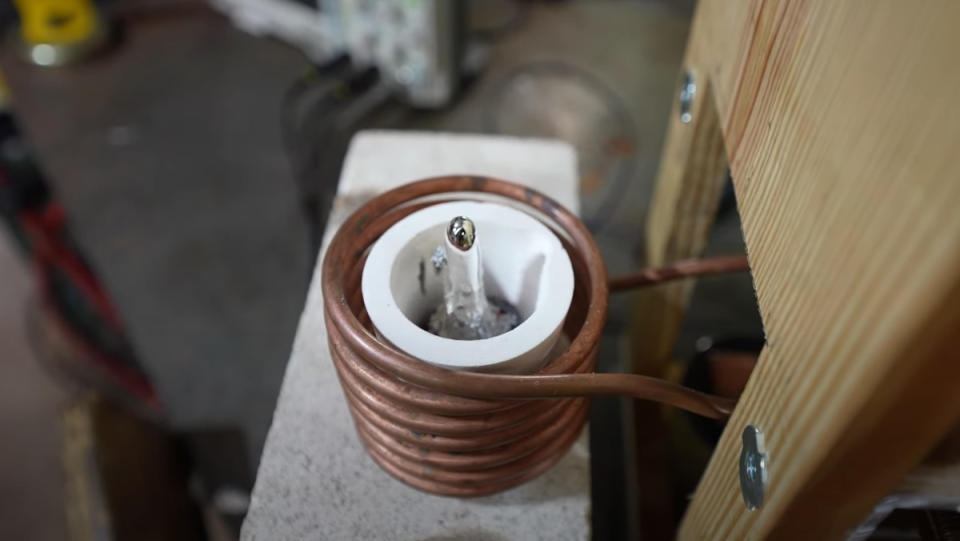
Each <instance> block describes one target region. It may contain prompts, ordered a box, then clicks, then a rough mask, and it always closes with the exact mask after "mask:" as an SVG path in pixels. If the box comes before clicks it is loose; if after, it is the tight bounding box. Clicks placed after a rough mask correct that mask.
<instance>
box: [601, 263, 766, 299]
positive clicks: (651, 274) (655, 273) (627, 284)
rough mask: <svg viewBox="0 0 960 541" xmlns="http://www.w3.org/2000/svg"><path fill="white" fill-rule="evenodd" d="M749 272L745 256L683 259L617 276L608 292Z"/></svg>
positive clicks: (612, 279)
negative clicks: (714, 275) (673, 281)
mask: <svg viewBox="0 0 960 541" xmlns="http://www.w3.org/2000/svg"><path fill="white" fill-rule="evenodd" d="M748 270H750V264H749V262H747V256H745V255H727V256H720V257H710V258H706V259H685V260H682V261H677V262H675V263H673V264H670V265H668V266H666V267H661V268H658V269H643V270H641V271H639V272H635V273H631V274H626V275H623V276H617V277H615V278H611V279H610V284H609V287H610V291H611V292H617V291H622V290H624V289H632V288H635V287H642V286H649V285H653V284H659V283H661V282H669V281H671V280H677V279H680V278H689V277H691V276H706V275H710V274H728V273H731V272H743V271H748Z"/></svg>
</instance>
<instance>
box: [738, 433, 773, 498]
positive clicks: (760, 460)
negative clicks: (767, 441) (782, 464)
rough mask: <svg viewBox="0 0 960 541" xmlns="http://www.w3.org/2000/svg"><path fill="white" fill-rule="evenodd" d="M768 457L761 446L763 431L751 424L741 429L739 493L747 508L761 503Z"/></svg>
mask: <svg viewBox="0 0 960 541" xmlns="http://www.w3.org/2000/svg"><path fill="white" fill-rule="evenodd" d="M767 462H768V457H767V454H766V450H765V449H764V446H763V433H762V432H760V429H758V428H757V427H755V426H753V425H747V427H746V428H744V429H743V449H742V450H741V451H740V493H741V494H742V495H743V503H745V504H746V506H747V509H750V510H753V509H757V508H759V507H760V506H762V505H763V497H764V494H765V493H766V490H767Z"/></svg>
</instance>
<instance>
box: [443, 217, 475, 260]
mask: <svg viewBox="0 0 960 541" xmlns="http://www.w3.org/2000/svg"><path fill="white" fill-rule="evenodd" d="M447 240H449V241H450V244H452V245H454V246H456V247H457V248H459V249H460V250H461V251H464V252H466V251H467V250H469V249H470V248H472V247H473V243H474V242H475V241H476V240H477V230H476V227H475V226H474V225H473V220H471V219H470V218H467V217H466V216H457V217H456V218H454V219H452V220H450V226H449V227H447Z"/></svg>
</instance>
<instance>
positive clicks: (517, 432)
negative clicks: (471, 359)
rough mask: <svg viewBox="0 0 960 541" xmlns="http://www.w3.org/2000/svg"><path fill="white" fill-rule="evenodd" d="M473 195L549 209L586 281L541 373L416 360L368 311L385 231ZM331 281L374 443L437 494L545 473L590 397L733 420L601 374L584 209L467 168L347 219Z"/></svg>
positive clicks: (340, 337) (348, 390)
mask: <svg viewBox="0 0 960 541" xmlns="http://www.w3.org/2000/svg"><path fill="white" fill-rule="evenodd" d="M463 192H467V194H466V195H464V194H463ZM469 192H479V193H483V194H485V195H496V196H499V197H502V198H505V199H508V200H512V202H513V203H514V204H518V203H519V204H520V205H521V206H523V207H524V208H525V209H526V210H528V211H530V212H531V214H534V215H538V216H535V217H539V218H540V219H541V220H542V221H544V223H545V224H546V225H548V226H549V227H551V228H553V229H554V230H555V231H557V232H558V237H559V238H560V239H561V242H563V244H564V247H565V248H566V250H567V253H568V255H569V256H570V260H571V263H572V266H573V269H574V284H575V285H574V294H573V300H572V302H571V306H570V310H569V312H568V315H567V320H566V323H565V324H564V332H565V333H566V335H567V337H568V338H569V339H570V346H569V348H568V349H567V351H566V352H564V353H563V354H562V355H561V356H560V357H558V358H556V359H554V360H553V361H551V362H550V363H549V364H548V365H547V366H545V367H544V368H543V369H542V370H541V371H540V372H539V373H537V374H533V375H521V376H516V375H496V374H481V373H475V372H461V371H452V370H446V369H443V368H440V367H437V366H434V365H431V364H428V363H425V362H423V361H420V360H417V359H414V358H412V357H410V356H409V355H407V354H405V353H403V352H402V351H399V350H397V349H395V348H393V347H391V346H390V345H388V344H385V343H383V342H380V341H379V340H377V338H376V337H375V336H374V333H373V329H372V326H371V323H370V320H369V317H368V316H367V314H366V311H365V309H364V307H363V298H362V295H361V293H360V275H361V273H362V269H363V264H364V262H365V261H366V256H367V253H368V250H369V249H370V247H371V246H372V244H373V243H374V242H375V241H376V239H377V238H379V237H380V235H381V234H383V232H384V231H386V230H387V229H388V228H389V227H390V226H392V225H393V224H395V223H396V222H397V221H399V220H400V219H402V218H403V217H405V216H407V215H409V214H410V213H412V212H414V211H415V210H419V209H420V208H423V207H425V206H428V205H430V204H435V203H438V202H441V201H439V200H435V199H432V200H431V201H429V202H427V201H423V198H425V197H428V196H430V197H431V198H432V197H434V196H437V195H438V194H451V195H452V194H458V196H457V197H458V198H460V199H463V198H471V195H470V194H469ZM680 272H683V271H682V270H681V271H680ZM674 275H676V272H674V273H672V274H671V273H666V274H663V275H662V276H674ZM687 275H689V274H687ZM650 276H654V275H650ZM654 278H655V276H654ZM645 279H649V278H645ZM630 283H634V282H632V281H631V282H630ZM321 287H322V288H323V295H324V314H325V317H326V327H327V333H328V336H329V342H330V353H331V357H332V359H333V363H334V365H335V367H336V370H337V374H338V376H339V378H340V383H341V385H342V386H343V389H344V394H345V395H346V398H347V402H348V405H349V407H350V411H351V414H352V415H353V419H354V423H355V424H356V427H357V432H358V434H359V435H360V438H361V440H362V441H363V443H364V446H365V447H366V448H367V451H368V452H369V453H370V455H371V456H372V457H373V458H374V460H376V462H377V463H378V464H380V466H381V467H383V469H384V470H386V471H387V472H389V473H390V474H391V475H393V476H395V477H397V478H398V479H400V480H401V481H403V482H405V483H407V484H409V485H411V486H414V487H416V488H418V489H421V490H425V491H427V492H432V493H435V494H444V495H450V496H480V495H484V494H490V493H494V492H499V491H501V490H505V489H507V488H510V487H512V486H515V485H518V484H520V483H523V482H525V481H527V480H530V479H532V478H534V477H536V476H537V475H539V474H540V473H542V472H543V471H545V470H546V469H548V468H549V467H550V466H551V465H553V464H554V463H556V462H557V461H558V460H559V459H560V458H562V457H563V456H564V454H565V453H566V451H567V449H568V448H569V447H570V445H572V443H573V442H574V441H575V440H576V438H577V436H578V435H579V434H580V432H581V429H582V427H583V424H584V422H586V419H587V414H588V411H589V401H588V398H587V397H590V396H600V395H623V396H632V397H635V398H639V399H644V400H654V401H658V402H663V403H665V404H670V405H674V406H677V407H680V408H683V409H686V410H689V411H692V412H694V413H698V414H700V415H705V416H707V417H712V418H724V417H726V416H728V415H729V414H730V412H731V410H732V408H733V405H734V401H733V400H729V399H725V398H720V397H714V396H710V395H705V394H702V393H699V392H696V391H693V390H691V389H687V388H685V387H681V386H679V385H676V384H673V383H670V382H667V381H663V380H658V379H656V378H648V377H644V376H639V375H632V374H596V373H594V370H595V368H596V354H597V348H598V346H599V342H600V335H601V333H602V331H603V326H604V323H605V322H606V317H607V295H608V284H607V272H606V267H605V266H604V264H603V259H602V258H601V256H600V251H599V250H598V249H597V246H596V244H595V243H594V242H593V239H592V237H591V236H590V234H589V232H588V231H587V230H586V228H585V227H584V225H583V224H582V223H581V222H580V220H578V219H577V218H576V217H575V216H574V215H573V214H571V213H570V212H569V211H567V210H566V209H564V208H563V207H561V206H560V205H558V204H557V203H556V202H554V201H553V200H551V199H550V198H548V197H546V196H544V195H543V194H540V193H538V192H536V191H533V190H531V189H529V188H525V187H523V186H519V185H516V184H512V183H509V182H505V181H501V180H494V179H489V178H484V177H475V176H459V177H441V178H435V179H428V180H423V181H419V182H414V183H412V184H407V185H405V186H401V187H399V188H397V189H395V190H391V191H389V192H387V193H384V194H382V195H380V196H378V197H376V198H374V199H372V200H371V201H369V202H368V203H366V204H365V205H363V206H362V207H361V208H360V209H358V210H357V211H356V212H355V213H354V214H352V215H351V216H350V217H349V218H348V219H347V220H346V221H345V222H344V223H343V225H342V226H341V227H340V229H339V231H338V232H337V234H336V235H335V236H334V238H333V240H332V241H331V242H330V245H329V247H328V249H327V253H326V256H325V257H324V260H323V273H322V284H321ZM543 399H550V400H543Z"/></svg>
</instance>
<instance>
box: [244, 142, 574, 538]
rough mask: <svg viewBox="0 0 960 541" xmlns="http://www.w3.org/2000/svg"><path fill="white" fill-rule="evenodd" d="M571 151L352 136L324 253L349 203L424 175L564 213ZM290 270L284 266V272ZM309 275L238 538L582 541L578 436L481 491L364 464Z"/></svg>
mask: <svg viewBox="0 0 960 541" xmlns="http://www.w3.org/2000/svg"><path fill="white" fill-rule="evenodd" d="M576 171H577V164H576V154H575V152H574V150H573V148H572V147H571V146H570V145H567V144H565V143H561V142H556V141H545V140H538V139H519V138H512V137H500V136H496V137H493V136H479V135H453V134H444V133H418V132H398V131H370V132H363V133H360V134H358V135H357V136H356V137H354V139H353V142H352V144H351V146H350V150H349V152H348V154H347V158H346V161H345V163H344V166H343V171H342V174H341V178H340V185H339V189H338V196H337V201H336V202H335V203H334V210H333V212H332V213H331V216H330V220H329V222H328V226H327V231H326V233H325V235H324V242H323V247H324V248H323V249H322V250H321V255H320V259H318V262H319V261H322V257H323V253H324V250H325V249H326V246H327V244H328V243H329V241H330V238H331V237H332V235H333V233H334V232H335V230H336V228H337V226H339V224H340V223H342V222H343V220H344V219H345V218H346V217H347V216H348V215H349V213H350V212H351V211H352V210H353V208H354V207H355V205H356V204H357V203H358V201H360V200H362V199H364V198H366V197H369V196H372V195H375V194H379V193H382V192H384V191H386V190H389V189H391V188H394V187H396V186H399V185H401V184H405V183H407V182H410V181H413V180H418V179H421V178H425V177H432V176H440V175H448V174H475V175H485V176H491V177H497V178H502V179H504V180H510V181H513V182H518V183H521V184H525V185H527V186H530V187H531V188H533V189H535V190H538V191H542V192H544V193H545V194H547V195H549V196H550V197H552V198H553V199H555V200H556V201H557V202H559V203H560V204H562V205H564V206H566V207H567V208H569V209H571V210H572V211H574V212H576V211H577V210H578V208H579V205H578V195H577V193H578V188H579V181H578V179H577V173H576ZM294 270H295V269H292V270H291V272H293V271H294ZM323 321H324V320H323V297H322V294H321V291H320V266H319V265H317V268H316V270H315V272H314V276H313V283H312V284H311V287H310V291H309V293H308V295H307V301H306V305H305V307H304V310H303V315H302V316H301V319H300V325H299V328H298V330H297V336H296V338H295V340H294V344H293V352H292V354H291V356H290V361H289V364H288V365H287V371H286V376H285V377H284V381H283V386H282V388H281V390H280V396H279V399H278V400H277V407H276V411H275V412H274V416H273V425H272V426H271V427H270V433H269V435H268V436H267V441H266V445H265V447H264V451H263V456H262V457H261V460H260V469H259V472H258V473H257V481H256V486H255V487H254V490H253V497H252V501H251V506H250V511H249V513H248V514H247V518H246V521H245V522H244V524H243V531H242V534H241V538H242V539H244V540H246V541H254V540H258V541H267V540H269V541H279V540H288V539H289V540H293V539H297V540H300V539H329V540H338V539H344V540H348V539H349V540H354V539H366V540H374V539H411V540H424V539H464V540H466V539H483V540H508V539H509V540H512V539H550V540H564V539H586V538H587V537H588V536H589V528H590V525H589V515H590V464H589V459H590V454H589V449H588V445H587V438H586V431H584V433H583V434H582V435H581V437H580V439H579V440H578V441H577V442H576V443H575V444H574V446H573V447H572V449H571V450H570V452H569V453H568V454H567V456H565V457H564V458H563V459H562V460H561V461H560V462H559V463H557V464H556V465H555V466H554V467H553V468H551V469H550V470H549V471H547V472H546V473H544V474H543V475H541V476H540V477H538V478H537V479H535V480H533V481H530V482H528V483H526V484H524V485H522V486H519V487H516V488H514V489H511V490H508V491H506V492H503V493H500V494H496V495H493V496H486V497H482V498H473V499H458V498H448V497H441V496H434V495H431V494H426V493H424V492H420V491H418V490H415V489H413V488H410V487H408V486H407V485H405V484H403V483H401V482H400V481H398V480H396V479H394V478H393V477H391V476H390V475H388V474H387V473H386V472H384V471H383V470H381V469H380V467H379V466H378V465H377V464H376V463H374V461H373V459H371V458H370V457H369V456H368V455H367V453H366V451H365V450H364V449H363V446H362V445H361V444H360V441H359V439H358V438H357V435H356V432H355V430H354V427H353V421H352V419H351V418H350V413H349V411H348V410H347V404H346V401H345V398H344V396H343V391H342V390H341V389H340V384H339V382H338V380H337V375H336V372H335V370H334V368H333V364H332V362H331V360H330V354H329V351H328V348H327V335H326V330H325V329H324V322H323Z"/></svg>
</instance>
